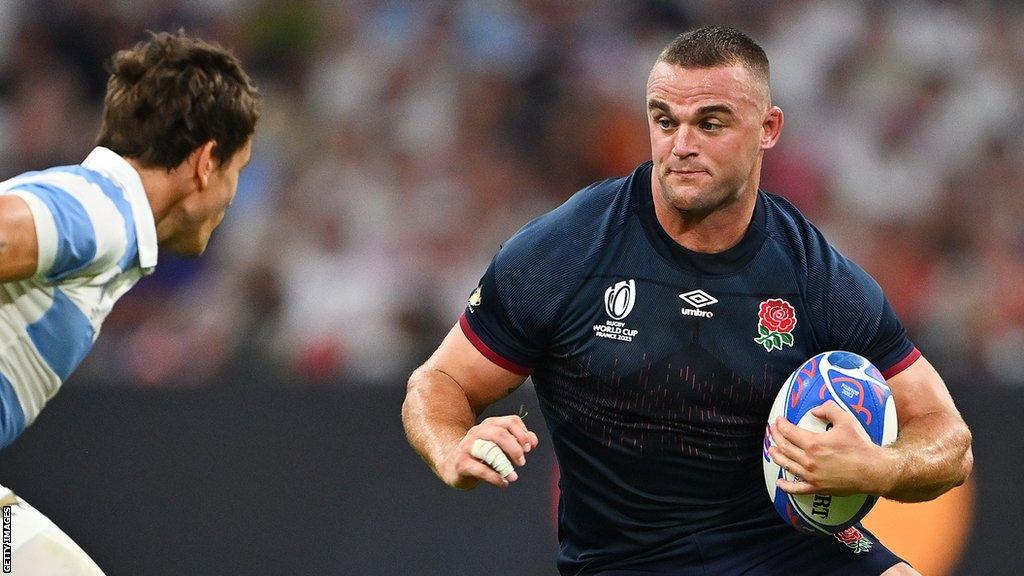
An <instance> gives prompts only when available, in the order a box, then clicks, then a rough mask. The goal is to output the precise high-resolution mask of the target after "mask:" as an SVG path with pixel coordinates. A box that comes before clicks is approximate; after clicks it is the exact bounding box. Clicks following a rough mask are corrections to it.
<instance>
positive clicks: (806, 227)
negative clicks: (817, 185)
mask: <svg viewBox="0 0 1024 576" xmlns="http://www.w3.org/2000/svg"><path fill="white" fill-rule="evenodd" d="M760 194H761V196H762V198H763V199H764V205H765V211H766V217H765V228H766V230H765V232H766V234H767V235H768V237H769V238H771V239H772V240H773V241H774V242H775V243H776V244H778V245H779V247H780V248H781V249H782V250H783V251H784V252H785V253H786V254H788V255H789V256H790V258H792V259H793V261H794V263H795V264H796V265H797V266H798V267H799V268H800V269H801V270H803V271H806V270H807V268H808V267H813V266H816V265H818V264H820V263H821V261H822V260H823V259H830V258H833V257H834V255H835V248H833V247H832V245H831V244H830V243H829V241H828V240H827V239H826V238H825V235H824V234H822V233H821V231H820V230H819V229H818V228H817V227H816V226H815V225H814V224H813V223H811V221H810V220H808V219H807V217H806V216H804V215H803V214H802V213H801V212H800V210H799V209H797V207H796V206H794V205H793V204H792V203H791V202H790V201H789V200H787V199H785V198H783V197H782V196H779V195H777V194H772V193H770V192H765V191H761V192H760Z"/></svg>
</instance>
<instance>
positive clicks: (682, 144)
mask: <svg viewBox="0 0 1024 576" xmlns="http://www.w3.org/2000/svg"><path fill="white" fill-rule="evenodd" d="M672 155H673V156H677V157H679V158H686V157H688V156H696V155H697V135H696V134H695V133H694V128H693V127H692V126H687V125H682V126H680V127H679V129H678V130H676V133H675V137H674V138H673V141H672Z"/></svg>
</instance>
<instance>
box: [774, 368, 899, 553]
mask: <svg viewBox="0 0 1024 576" xmlns="http://www.w3.org/2000/svg"><path fill="white" fill-rule="evenodd" d="M829 400H835V402H836V403H837V404H839V406H840V407H842V408H843V409H844V410H846V411H847V412H849V413H850V414H851V415H853V417H854V418H856V419H857V421H858V422H860V424H861V426H863V427H864V430H865V431H866V432H867V434H868V436H869V437H871V440H872V441H873V442H874V443H875V444H878V445H880V446H885V445H887V444H890V443H892V442H893V441H894V440H895V439H896V432H897V423H896V404H895V402H894V401H893V399H892V394H891V393H890V390H889V387H888V386H887V385H886V383H885V378H883V377H882V373H881V372H879V371H878V368H875V366H874V365H873V364H871V362H869V361H868V360H867V359H866V358H864V357H863V356H860V355H857V354H854V353H852V352H842V351H833V352H823V353H821V354H818V355H817V356H814V357H813V358H811V359H810V360H807V361H806V362H804V363H803V364H802V365H801V366H800V367H799V368H797V369H796V370H794V371H793V373H792V374H790V376H789V378H787V379H786V382H785V383H784V384H783V386H782V389H781V390H779V394H778V396H776V397H775V403H774V404H773V405H772V410H771V413H770V414H769V415H768V427H766V428H765V435H764V452H763V456H764V457H763V459H762V462H761V464H763V466H764V482H765V487H766V488H767V489H768V497H769V498H771V501H772V502H773V503H774V504H775V510H776V511H777V512H778V513H779V515H780V516H782V519H783V520H785V521H786V522H787V523H788V524H790V525H791V526H793V527H794V528H796V529H797V530H800V531H801V532H808V533H820V534H835V533H837V532H841V531H843V530H845V529H846V528H848V527H850V526H852V525H854V524H856V523H857V522H859V521H860V520H861V519H862V518H863V517H864V516H866V515H867V513H868V512H870V511H871V507H872V506H874V505H875V501H876V500H877V498H876V497H875V496H871V495H868V494H854V495H851V496H829V495H825V494H788V493H786V492H784V491H782V489H781V488H779V487H778V486H777V483H778V480H779V478H785V479H786V480H794V479H795V476H794V475H792V474H790V473H789V472H787V471H786V470H783V469H782V467H780V466H779V465H778V464H776V463H775V462H773V461H772V458H771V456H770V455H769V454H768V448H769V447H770V446H772V445H773V442H772V437H771V432H770V427H771V426H772V425H774V423H775V420H776V418H778V417H779V416H784V417H785V418H786V419H787V420H789V421H790V422H792V423H794V424H796V425H797V426H799V427H801V428H803V429H805V430H810V431H812V432H824V431H826V429H827V428H828V427H829V425H828V424H827V423H826V422H825V421H823V420H820V419H818V418H817V417H816V416H814V415H812V414H811V410H813V409H814V408H815V407H817V406H820V405H822V404H824V403H825V402H827V401H829Z"/></svg>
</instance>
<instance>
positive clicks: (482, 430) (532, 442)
mask: <svg viewBox="0 0 1024 576" xmlns="http://www.w3.org/2000/svg"><path fill="white" fill-rule="evenodd" d="M477 440H485V441H490V442H493V443H494V444H496V445H497V446H498V448H500V449H501V451H502V452H503V453H504V454H505V456H506V457H507V458H508V459H509V461H510V462H511V463H512V464H514V465H516V466H522V465H524V464H526V453H527V452H529V451H530V450H533V449H534V448H536V447H537V443H538V440H537V435H536V434H534V433H533V432H531V431H530V430H529V429H528V428H527V427H526V424H524V423H523V419H522V418H520V417H519V416H514V415H513V416H495V417H491V418H486V419H484V420H483V421H482V422H480V423H479V424H477V425H476V426H474V427H472V428H470V429H469V431H468V432H466V435H465V436H464V437H463V438H462V440H461V441H459V443H458V444H456V445H455V447H454V448H453V449H452V450H450V451H449V452H448V454H447V455H446V456H445V457H444V459H443V460H442V461H441V462H439V463H438V466H437V471H438V475H439V476H440V477H441V480H443V481H444V483H445V484H448V485H449V486H452V487H453V488H458V489H460V490H469V489H471V488H473V487H475V486H476V485H477V483H479V482H480V481H481V480H483V481H484V482H487V483H488V484H493V485H494V486H497V487H499V488H505V487H507V486H508V485H509V483H510V482H515V481H516V480H517V479H518V478H519V476H518V475H517V474H516V473H515V471H512V472H510V473H509V474H508V475H507V476H505V477H504V478H502V476H501V474H499V473H498V472H497V471H496V470H495V469H494V468H492V467H491V466H488V465H487V464H485V463H484V462H483V461H482V460H480V459H479V458H476V457H474V456H473V444H474V442H476V441H477Z"/></svg>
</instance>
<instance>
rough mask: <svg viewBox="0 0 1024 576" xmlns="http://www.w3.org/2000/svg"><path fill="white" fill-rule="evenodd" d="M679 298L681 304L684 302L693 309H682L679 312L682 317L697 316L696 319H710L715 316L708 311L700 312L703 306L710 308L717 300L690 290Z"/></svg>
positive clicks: (702, 292) (701, 291) (704, 293)
mask: <svg viewBox="0 0 1024 576" xmlns="http://www.w3.org/2000/svg"><path fill="white" fill-rule="evenodd" d="M679 297H680V298H682V299H683V302H686V303H687V304H689V305H690V306H693V308H683V309H681V310H680V312H682V314H683V316H697V317H698V318H711V317H713V316H714V315H715V313H714V312H711V311H710V310H701V308H704V307H705V306H711V305H712V304H715V303H717V302H718V299H717V298H715V297H714V296H712V295H711V294H708V293H707V292H705V291H703V290H691V291H689V292H687V293H685V294H680V295H679Z"/></svg>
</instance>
